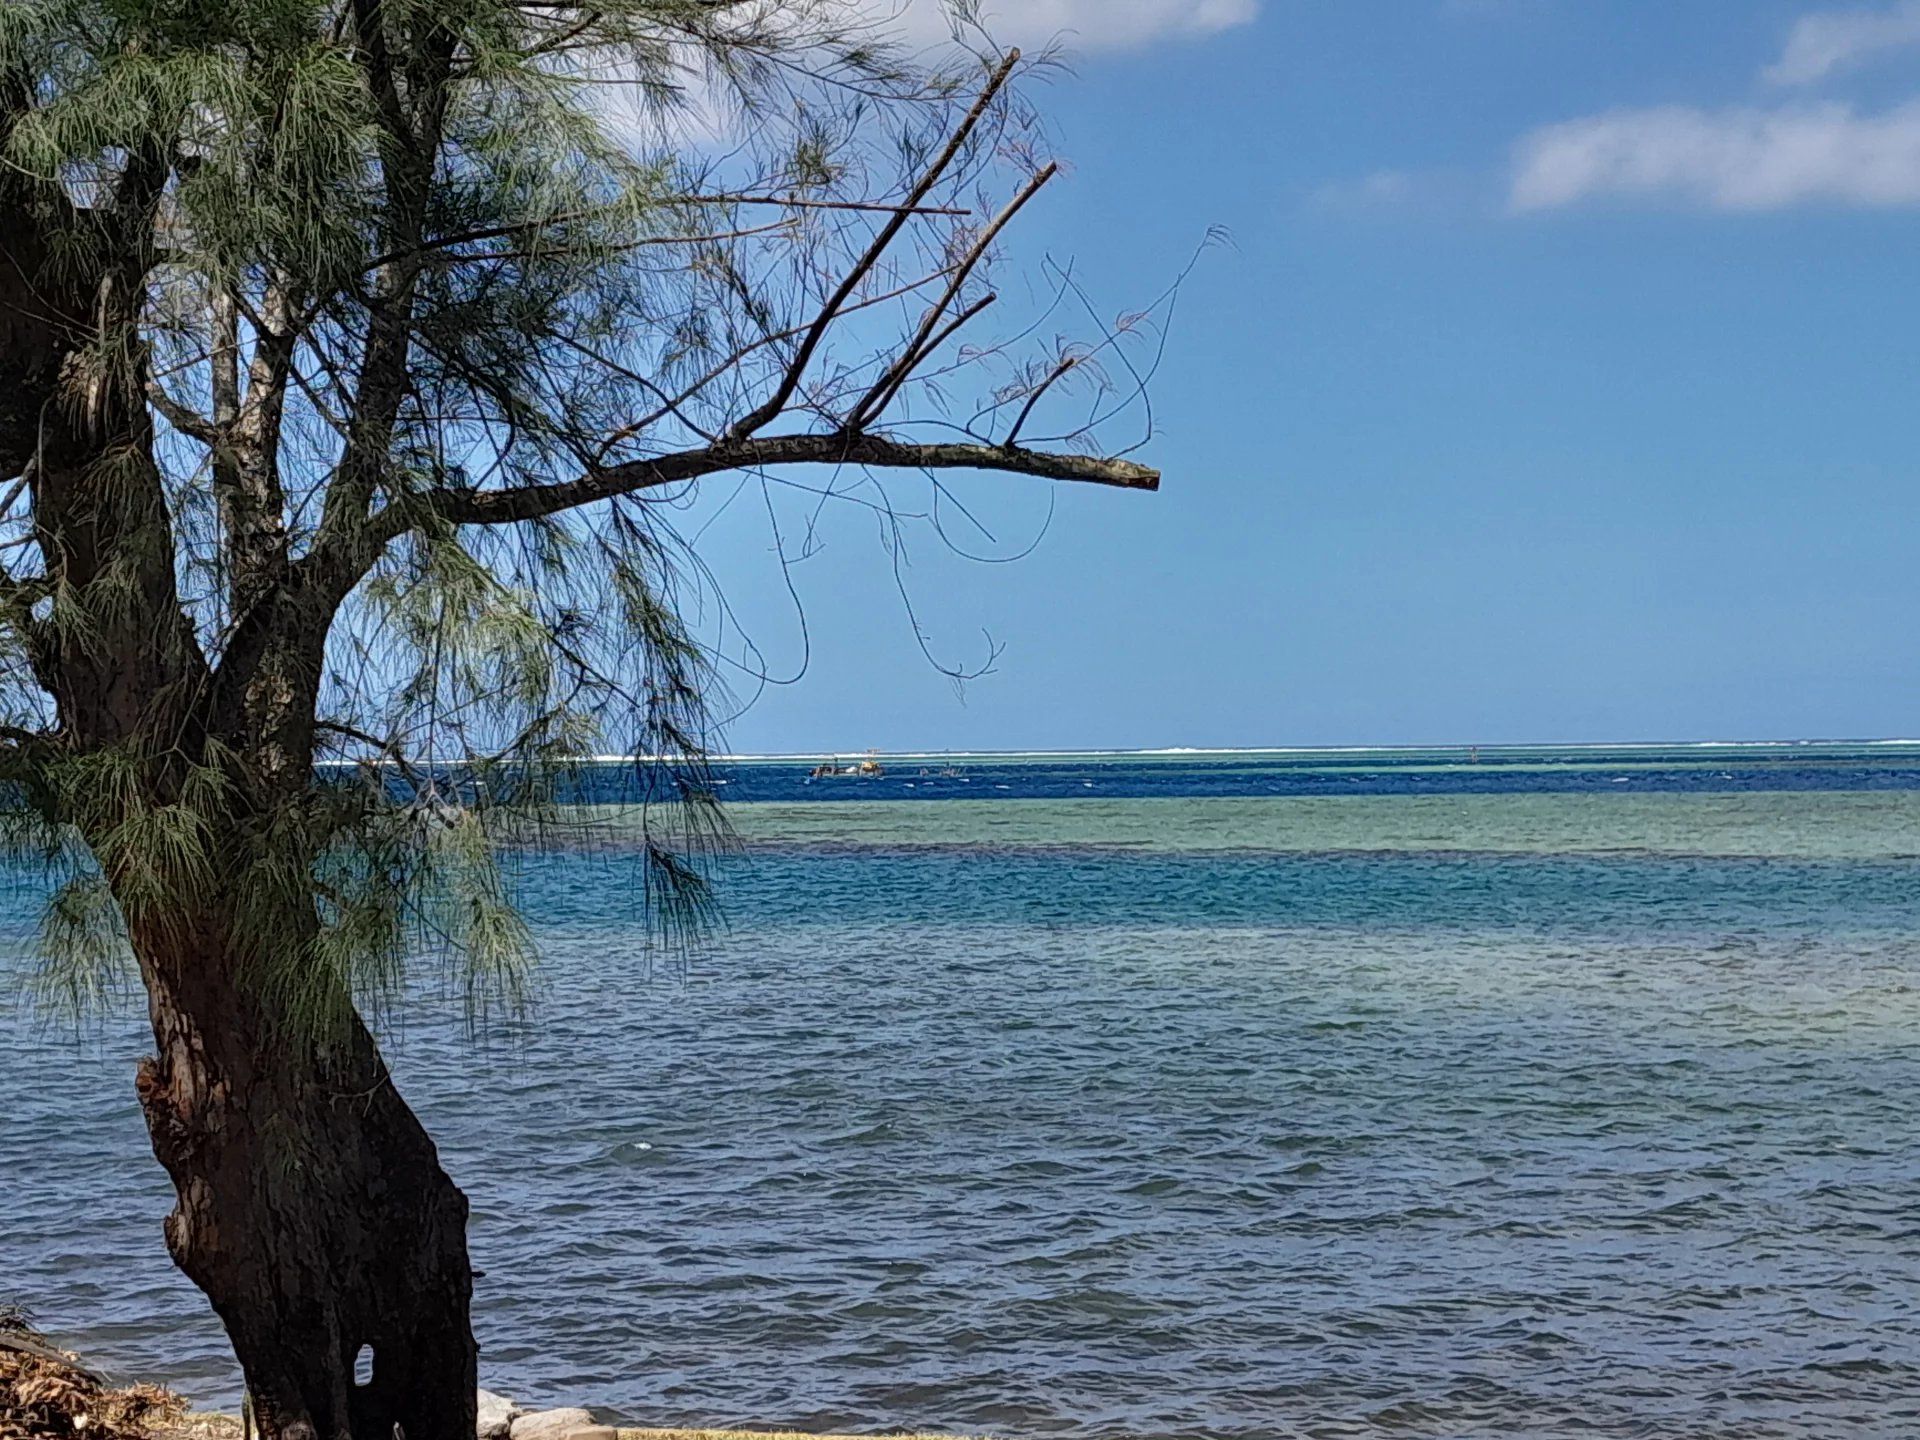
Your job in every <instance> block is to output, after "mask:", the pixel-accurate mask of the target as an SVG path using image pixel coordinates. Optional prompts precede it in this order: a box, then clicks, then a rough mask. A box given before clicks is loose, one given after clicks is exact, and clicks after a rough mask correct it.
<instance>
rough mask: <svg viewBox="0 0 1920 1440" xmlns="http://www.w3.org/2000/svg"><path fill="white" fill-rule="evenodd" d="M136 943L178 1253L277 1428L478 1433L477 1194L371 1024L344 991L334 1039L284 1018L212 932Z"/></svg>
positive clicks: (468, 1436)
mask: <svg viewBox="0 0 1920 1440" xmlns="http://www.w3.org/2000/svg"><path fill="white" fill-rule="evenodd" d="M133 939H134V944H135V950H136V952H137V953H138V954H139V956H140V961H141V968H142V970H143V971H144V972H145V976H146V981H147V991H148V996H149V1009H150V1012H151V1016H152V1021H153V1033H154V1041H155V1045H156V1053H155V1055H154V1056H153V1058H151V1059H148V1060H146V1061H144V1062H142V1064H141V1067H140V1077H139V1089H140V1101H141V1106H142V1108H143V1109H144V1110H145V1112H146V1117H147V1125H148V1129H149V1131H150V1132H151V1134H152V1137H153V1148H154V1153H155V1155H157V1156H158V1157H159V1160H160V1163H161V1164H162V1165H164V1166H165V1167H166V1169H167V1171H168V1173H169V1174H170V1175H171V1176H172V1177H173V1182H174V1188H175V1190H176V1192H177V1196H178V1203H177V1204H176V1206H175V1209H174V1211H173V1213H172V1214H171V1215H170V1216H168V1218H167V1225H166V1234H167V1246H168V1249H169V1250H171V1251H172V1253H173V1258H174V1260H175V1262H176V1263H177V1264H178V1265H179V1266H180V1268H181V1269H182V1270H183V1271H185V1272H186V1274H187V1276H188V1277H189V1278H190V1279H191V1280H192V1281H193V1282H194V1284H196V1285H198V1286H199V1287H200V1289H201V1290H202V1291H204V1292H205V1293H206V1295H207V1297H208V1299H209V1300H211V1301H212V1302H213V1307H214V1309H215V1310H216V1311H217V1312H218V1313H219V1315H220V1318H221V1320H222V1321H224V1322H225V1324H226V1327H227V1334H228V1335H229V1337H231V1339H232V1341H233V1348H234V1352H235V1354H236V1355H237V1356H238V1357H239V1360H240V1364H241V1368H242V1369H243V1370H244V1371H245V1373H246V1380H247V1387H248V1390H249V1392H250V1393H251V1395H252V1398H253V1406H254V1413H255V1416H256V1418H257V1420H258V1423H259V1427H260V1432H261V1434H262V1436H263V1437H266V1440H281V1437H287V1440H472V1437H473V1433H474V1391H475V1385H476V1374H475V1371H476V1349H475V1345H474V1341H473V1333H472V1329H471V1327H470V1325H469V1322H468V1305H469V1302H470V1300H471V1298H472V1291H473V1281H472V1270H471V1268H470V1266H469V1263H468V1260H467V1242H466V1221H467V1201H466V1197H465V1196H464V1195H462V1194H461V1193H460V1191H459V1189H458V1188H457V1187H456V1186H455V1185H454V1183H453V1181H452V1180H451V1179H449V1178H448V1176H447V1174H446V1172H445V1171H443V1170H442V1169H441V1168H440V1163H439V1157H438V1155H437V1153H436V1152H435V1150H434V1146H433V1142H432V1140H431V1139H429V1138H428V1136H427V1133H426V1131H425V1130H424V1129H423V1128H422V1127H421V1125H420V1122H419V1121H418V1120H417V1119H416V1118H415V1116H414V1114H413V1112H412V1111H411V1110H410V1109H408V1108H407V1105H406V1102H405V1101H403V1100H402V1099H401V1098H400V1095H399V1093H398V1091H396V1090H395V1088H394V1086H393V1081H392V1079H391V1077H390V1076H389V1075H388V1073H387V1068H386V1065H385V1063H384V1062H383V1061H382V1060H381V1058H380V1055H379V1052H378V1049H377V1047H376V1046H375V1044H374V1041H373V1038H372V1037H371V1036H370V1035H369V1034H368V1032H367V1030H366V1027H365V1026H364V1025H363V1024H362V1023H361V1021H360V1020H359V1018H358V1016H357V1015H354V1014H353V1013H352V1011H351V1008H350V1007H348V1006H347V1004H346V1001H345V999H344V997H335V998H337V999H338V1000H339V1003H340V1004H341V1006H342V1007H343V1009H342V1011H341V1016H342V1018H341V1020H339V1021H338V1022H337V1023H335V1024H333V1025H332V1026H330V1027H329V1028H327V1029H325V1030H324V1031H321V1032H320V1033H321V1034H323V1035H324V1036H325V1037H326V1038H324V1039H316V1038H313V1037H314V1035H315V1029H314V1027H313V1026H311V1025H295V1024H282V1023H276V1022H277V1021H280V1020H283V1019H284V1018H285V1017H281V1016H276V1015H274V1014H272V1013H270V1012H271V1009H272V1007H271V1006H269V1005H263V1004H262V1003H261V1001H260V999H259V997H258V996H256V995H253V994H250V993H249V987H248V986H247V985H246V983H245V981H244V976H243V974H241V973H240V970H241V967H239V966H237V965H236V964H235V963H233V961H232V960H231V958H230V957H231V953H232V952H231V949H230V948H229V947H227V946H225V945H224V944H223V943H222V942H221V939H220V936H219V933H218V929H217V928H216V927H207V928H206V929H205V930H203V932H202V933H201V934H199V935H197V936H195V937H194V938H193V940H192V941H191V942H190V943H185V944H182V943H180V942H179V941H178V940H177V939H169V938H166V937H162V936H157V935H152V934H141V933H138V931H136V933H135V934H134V936H133ZM363 1347H364V1349H365V1350H366V1351H367V1352H369V1354H368V1356H367V1357H366V1358H365V1359H363V1358H362V1355H361V1352H362V1349H363ZM369 1361H370V1374H369V1373H368V1372H369ZM356 1368H358V1369H359V1370H360V1372H361V1373H362V1374H364V1375H367V1379H366V1383H365V1384H359V1383H356Z"/></svg>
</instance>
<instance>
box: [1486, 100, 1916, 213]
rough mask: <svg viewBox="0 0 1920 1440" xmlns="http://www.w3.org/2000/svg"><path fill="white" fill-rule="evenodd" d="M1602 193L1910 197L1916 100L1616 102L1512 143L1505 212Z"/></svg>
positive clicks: (1761, 203)
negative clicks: (1615, 106)
mask: <svg viewBox="0 0 1920 1440" xmlns="http://www.w3.org/2000/svg"><path fill="white" fill-rule="evenodd" d="M1607 196H1627V197H1637V198H1665V199H1670V200H1676V201H1680V202H1683V203H1690V204H1696V205H1704V206H1707V207H1709V208H1711V209H1715V210H1736V211H1758V210H1779V209H1783V208H1786V207H1788V206H1792V205H1801V204H1818V203H1825V204H1835V205H1849V206H1878V207H1885V206H1905V205H1920V101H1914V102H1910V103H1908V104H1905V105H1902V106H1899V107H1898V108H1896V109H1893V110H1889V111H1886V112H1885V113H1883V114H1879V115H1861V114H1858V113H1857V112H1855V111H1854V109H1853V108H1852V107H1850V106H1847V105H1839V104H1833V105H1814V106H1795V107H1791V108H1786V109H1778V110H1765V109H1752V108H1738V109H1726V110H1702V109H1695V108H1692V107H1687V106H1678V105H1670V106H1661V107H1657V108H1654V109H1646V110H1616V111H1613V112H1611V113H1608V114H1604V115H1593V116H1588V117H1586V118H1584V119H1579V120H1569V121H1566V122H1564V123H1561V124H1557V125H1549V126H1546V127H1544V128H1543V129H1540V130H1536V131H1534V132H1533V133H1532V134H1530V135H1528V136H1526V137H1524V138H1523V139H1522V140H1521V141H1520V143H1519V145H1518V146H1517V147H1516V150H1515V161H1514V170H1513V181H1512V187H1511V190H1510V191H1509V196H1508V199H1509V204H1510V207H1511V208H1512V209H1513V210H1515V211H1534V210H1549V209H1554V208H1556V207H1559V206H1564V205H1572V204H1576V203H1578V202H1580V201H1583V200H1593V199H1598V198H1602V197H1607Z"/></svg>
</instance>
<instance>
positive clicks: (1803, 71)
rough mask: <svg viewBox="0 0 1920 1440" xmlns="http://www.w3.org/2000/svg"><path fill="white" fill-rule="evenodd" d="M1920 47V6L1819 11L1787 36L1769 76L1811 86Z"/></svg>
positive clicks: (1918, 1) (1909, 0)
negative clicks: (1876, 59)
mask: <svg viewBox="0 0 1920 1440" xmlns="http://www.w3.org/2000/svg"><path fill="white" fill-rule="evenodd" d="M1915 45H1920V0H1901V3H1900V4H1897V5H1892V6H1882V7H1880V8H1878V9H1870V10H1866V9H1863V10H1817V11H1815V12H1814V13H1813V14H1811V15H1804V16H1802V17H1801V18H1800V20H1799V22H1798V23H1796V24H1795V25H1794V27H1793V31H1792V33H1791V34H1789V35H1788V36H1787V44H1786V48H1785V49H1784V50H1782V51H1781V52H1780V58H1779V60H1777V61H1776V62H1774V64H1773V65H1771V66H1769V67H1768V68H1767V70H1766V72H1765V78H1766V79H1768V80H1770V81H1772V82H1773V83H1774V84H1776V85H1810V84H1812V83H1813V82H1814V81H1816V80H1824V79H1826V78H1827V76H1829V75H1831V74H1833V73H1834V72H1835V71H1838V70H1847V69H1851V68H1852V67H1854V66H1856V65H1858V64H1860V63H1861V62H1862V61H1865V60H1867V59H1868V58H1870V57H1871V56H1874V55H1878V54H1880V53H1881V52H1883V51H1886V50H1898V49H1904V48H1907V47H1909V46H1915Z"/></svg>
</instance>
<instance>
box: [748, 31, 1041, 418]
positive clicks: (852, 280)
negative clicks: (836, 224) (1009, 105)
mask: <svg viewBox="0 0 1920 1440" xmlns="http://www.w3.org/2000/svg"><path fill="white" fill-rule="evenodd" d="M1019 62H1020V52H1019V51H1018V50H1009V51H1008V52H1007V56H1006V59H1004V60H1002V61H1001V62H1000V67H999V68H998V69H997V70H995V71H994V72H993V76H992V78H991V79H989V80H988V81H987V86H986V88H985V89H984V90H982V91H981V92H980V98H979V99H978V100H975V101H974V102H973V108H972V109H971V110H969V111H968V112H967V114H966V118H965V119H963V120H962V121H961V122H960V125H959V128H958V129H956V130H955V131H954V132H953V136H952V138H951V139H949V140H948V141H947V144H946V148H945V149H943V150H942V151H941V152H940V154H939V155H938V156H936V157H935V158H934V162H933V163H932V164H931V165H929V166H928V167H927V169H926V173H925V174H923V175H922V176H921V177H920V179H919V180H918V181H917V182H916V183H915V184H914V187H913V189H912V190H910V191H909V192H908V193H907V198H906V201H905V202H904V205H903V207H902V208H901V209H900V210H899V211H897V212H896V213H895V214H894V215H893V216H892V217H891V218H889V219H888V221H887V223H886V224H885V225H882V226H881V227H880V233H879V234H877V235H875V236H874V237H873V243H872V244H870V245H868V246H867V249H866V252H865V253H864V254H863V255H861V257H860V258H859V260H857V261H856V262H855V263H854V265H853V268H852V269H850V270H849V271H847V273H846V277H845V278H844V279H843V280H841V282H840V285H839V287H838V288H837V289H836V290H835V291H834V292H833V294H832V295H831V296H829V297H828V299H827V303H826V304H825V305H823V306H821V307H820V313H819V314H818V315H817V316H815V317H814V321H813V324H812V325H811V326H810V327H808V330H807V334H806V338H805V339H804V340H802V341H801V342H800V348H799V349H798V350H797V351H795V352H794V357H793V361H792V363H791V364H789V365H788V366H787V370H786V374H784V375H783V376H781V378H780V383H779V385H778V386H777V387H776V388H775V390H774V392H773V394H772V395H770V396H768V397H767V399H766V401H765V403H763V404H762V405H760V406H759V407H758V408H756V409H755V410H753V411H752V413H750V414H748V415H747V416H745V417H744V418H743V419H741V420H740V421H739V423H738V424H736V425H735V426H734V427H733V428H732V429H731V430H729V431H728V432H727V438H728V439H730V440H744V439H746V438H747V437H749V436H750V435H752V434H753V433H754V432H755V431H756V430H759V429H760V428H762V427H763V426H764V425H766V424H767V422H768V421H770V420H772V419H774V418H775V417H776V416H778V415H779V414H780V412H781V411H782V410H785V409H786V408H787V402H788V401H789V400H791V399H793V392H794V391H795V390H797V389H799V388H800V381H801V380H802V379H803V378H804V377H805V375H806V373H807V367H808V366H809V365H810V364H812V363H813V355H814V352H815V351H816V350H818V349H819V348H820V342H821V340H822V339H823V338H824V337H825V336H826V333H827V327H828V326H830V325H832V324H833V322H834V320H835V319H836V318H837V317H838V316H839V314H840V307H841V306H843V305H845V304H846V303H847V301H848V300H850V299H852V298H853V292H854V291H855V290H857V289H858V288H859V287H860V282H861V281H863V280H865V279H866V278H867V274H868V272H869V271H871V270H872V269H873V267H874V266H875V265H878V264H879V263H880V258H881V257H882V256H883V255H885V254H886V252H887V247H889V246H890V245H892V244H893V241H894V237H895V236H897V235H899V233H900V231H901V230H902V229H903V228H905V226H906V223H907V221H908V220H909V219H910V218H911V217H912V214H913V207H915V206H918V205H919V204H920V202H921V201H922V200H924V199H926V198H927V196H928V195H929V194H931V193H932V191H933V187H934V186H935V185H937V184H939V183H940V177H941V176H942V175H944V174H945V173H946V171H947V167H948V166H950V165H952V164H953V162H954V160H955V159H956V158H957V157H958V156H959V154H960V151H961V150H962V149H963V148H965V146H966V143H967V140H968V139H969V138H970V137H971V136H972V134H973V132H974V129H975V127H976V126H978V125H979V123H980V120H981V118H982V117H983V116H984V115H985V114H986V113H987V108H988V107H989V106H990V105H992V104H993V99H994V97H995V96H996V95H998V94H999V93H1000V91H1001V90H1002V89H1004V88H1005V86H1006V83H1007V80H1008V78H1009V77H1011V76H1012V74H1013V67H1014V66H1015V65H1017V64H1018V63H1019Z"/></svg>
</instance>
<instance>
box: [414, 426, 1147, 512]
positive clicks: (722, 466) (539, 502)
mask: <svg viewBox="0 0 1920 1440" xmlns="http://www.w3.org/2000/svg"><path fill="white" fill-rule="evenodd" d="M777 465H871V466H875V467H878V468H882V469H896V470H998V471H1005V472H1008V473H1011V474H1018V475H1033V476H1037V477H1039V478H1041V479H1046V480H1074V481H1082V482H1085V483H1087V484H1092V485H1111V486H1115V487H1117V488H1119V489H1122V490H1157V489H1159V488H1160V472H1159V471H1158V470H1154V469H1150V468H1149V467H1147V466H1145V465H1138V464H1135V463H1134V462H1133V461H1131V460H1109V459H1104V458H1102V457H1100V456H1096V455H1062V454H1057V453H1054V452H1051V451H1045V450H1022V449H1019V448H1018V447H1015V446H1001V445H970V444H944V443H943V444H931V445H916V444H912V443H909V442H905V441H899V440H893V439H889V438H887V437H885V436H881V435H868V434H855V433H852V432H844V431H843V432H840V433H829V434H816V435H767V436H761V437H758V438H752V439H746V440H722V441H721V442H720V443H719V444H717V445H709V446H706V447H703V448H701V449H698V450H683V451H680V452H678V453H676V454H672V455H662V456H660V457H658V458H657V459H652V460H636V461H633V462H631V463H629V464H626V465H617V466H614V467H612V468H610V469H606V470H600V471H596V472H594V473H593V474H591V475H584V476H582V477H581V478H579V479H578V480H568V481H562V482H559V483H556V484H552V485H524V486H519V487H516V488H513V489H507V490H487V491H479V490H463V491H456V490H441V491H435V492H433V493H431V494H429V495H427V496H425V497H424V500H425V504H426V506H427V508H428V513H430V514H431V515H432V516H434V517H436V518H438V519H440V520H444V521H447V522H449V523H452V524H455V525H503V524H510V523H512V522H514V521H521V520H537V519H540V518H541V517H543V516H547V515H555V514H558V513H560V512H561V511H563V510H574V509H578V508H579V507H580V506H582V505H591V504H594V503H595V502H596V501H601V500H612V499H615V498H617V497H619V496H622V495H634V494H638V493H640V492H641V491H644V490H655V489H659V488H660V487H662V486H665V485H676V484H680V483H682V482H685V481H689V480H697V479H700V478H702V477H703V476H707V475H712V474H717V473H719V472H721V471H725V470H757V469H765V468H767V467H769V466H777ZM409 508H410V507H408V506H406V505H404V504H403V505H396V506H391V507H389V508H388V509H387V510H386V511H383V512H382V514H381V518H385V517H387V516H392V517H393V519H392V521H391V522H390V523H391V524H392V525H394V526H397V527H398V528H397V529H394V530H392V531H391V532H390V533H391V534H400V533H404V532H405V530H406V529H409V528H412V527H411V525H410V524H409V523H408V521H407V518H406V512H407V510H408V509H409Z"/></svg>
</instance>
